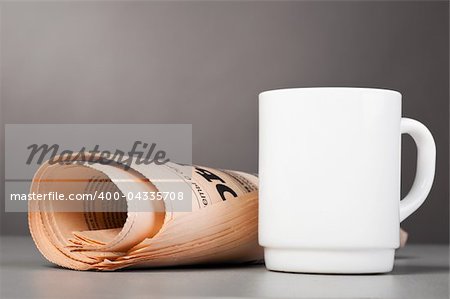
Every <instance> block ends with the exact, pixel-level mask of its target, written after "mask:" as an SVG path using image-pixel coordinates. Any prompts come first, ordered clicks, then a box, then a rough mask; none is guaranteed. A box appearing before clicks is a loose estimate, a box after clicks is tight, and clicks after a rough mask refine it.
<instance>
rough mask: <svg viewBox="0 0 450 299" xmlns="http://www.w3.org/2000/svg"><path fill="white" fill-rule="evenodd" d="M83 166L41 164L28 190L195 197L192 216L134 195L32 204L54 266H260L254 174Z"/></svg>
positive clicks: (39, 240)
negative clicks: (105, 206) (232, 264)
mask: <svg viewBox="0 0 450 299" xmlns="http://www.w3.org/2000/svg"><path fill="white" fill-rule="evenodd" d="M88 158H89V156H86V157H85V159H88ZM80 162H86V161H66V163H57V164H54V163H49V162H47V163H45V164H43V165H42V166H41V167H40V168H39V170H38V171H37V172H36V174H35V176H34V178H33V182H32V185H31V191H30V192H34V193H39V194H63V195H66V196H67V195H68V194H77V193H78V194H86V193H88V194H91V195H93V194H95V195H98V192H102V194H121V195H124V194H127V195H129V194H131V195H132V196H138V195H139V196H140V195H141V194H162V193H170V194H172V193H173V194H186V193H189V194H190V195H192V198H191V199H189V200H190V201H191V205H189V206H190V207H191V211H190V212H187V211H177V210H176V209H175V210H174V209H173V207H170V206H168V205H170V203H171V202H170V200H168V201H166V200H159V201H158V200H153V201H148V200H147V201H143V200H129V198H128V196H127V198H126V200H125V202H124V201H121V200H114V201H110V200H109V201H104V200H101V201H98V200H97V202H95V203H93V202H86V201H56V200H47V201H46V200H43V201H30V202H29V213H28V220H29V227H30V231H31V235H32V237H33V240H34V242H35V243H36V245H37V248H38V249H39V251H40V252H41V253H42V254H43V255H44V256H45V257H46V258H47V259H48V260H49V261H50V262H52V263H55V264H57V265H60V266H62V267H66V268H70V269H76V270H116V269H120V268H125V267H130V266H139V267H159V266H175V265H189V264H205V263H247V262H257V261H261V260H262V258H263V252H262V249H261V247H260V246H259V245H258V240H257V230H258V228H257V225H258V200H257V199H258V196H257V186H258V179H257V177H256V176H254V175H251V174H247V173H242V172H237V171H228V170H217V169H212V168H207V167H198V166H194V167H190V166H189V167H188V166H184V165H178V164H175V163H171V162H168V163H166V164H163V165H143V164H139V163H136V161H134V160H133V162H132V163H131V165H130V168H129V169H125V168H124V167H123V165H120V164H118V163H110V164H105V163H89V164H86V163H80ZM162 178H163V179H162ZM173 182H178V183H177V184H174V183H173ZM174 189H177V190H174ZM180 192H181V193H180ZM110 196H111V195H110ZM121 198H122V197H121ZM98 204H101V205H105V204H106V205H107V208H104V206H101V207H100V209H99V206H98ZM95 208H96V209H95Z"/></svg>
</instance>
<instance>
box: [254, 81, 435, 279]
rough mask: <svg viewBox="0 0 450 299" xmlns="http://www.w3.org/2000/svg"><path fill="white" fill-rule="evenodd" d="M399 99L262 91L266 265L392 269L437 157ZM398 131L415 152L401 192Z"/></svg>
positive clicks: (333, 91)
mask: <svg viewBox="0 0 450 299" xmlns="http://www.w3.org/2000/svg"><path fill="white" fill-rule="evenodd" d="M401 98H402V96H401V94H400V93H399V92H397V91H392V90H385V89H374V88H343V87H342V88H332V87H325V88H294V89H280V90H271V91H266V92H263V93H261V94H260V95H259V174H260V189H259V200H260V203H259V204H260V205H259V242H260V244H261V245H262V246H263V247H264V255H265V262H266V267H267V268H268V269H269V270H276V271H288V272H307V273H380V272H389V271H391V270H392V268H393V264H394V253H395V249H396V248H398V247H399V228H400V222H401V221H403V220H404V219H405V218H406V217H408V216H409V215H411V214H412V213H413V212H414V211H415V210H416V209H417V208H419V206H420V205H421V204H422V203H423V202H424V200H425V199H426V197H427V195H428V193H429V191H430V189H431V185H432V183H433V179H434V172H435V161H436V148H435V144H434V140H433V137H432V135H431V133H430V131H429V130H428V129H427V128H426V127H425V126H424V125H423V124H421V123H420V122H418V121H416V120H412V119H409V118H402V117H401ZM401 134H409V135H410V136H411V137H412V138H413V139H414V141H415V143H416V145H417V153H418V156H417V172H416V177H415V181H414V183H413V186H412V188H411V190H410V191H409V193H408V195H407V196H406V197H405V198H403V199H402V200H400V161H401V156H400V155H401Z"/></svg>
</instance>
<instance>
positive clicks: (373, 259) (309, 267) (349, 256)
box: [264, 247, 395, 274]
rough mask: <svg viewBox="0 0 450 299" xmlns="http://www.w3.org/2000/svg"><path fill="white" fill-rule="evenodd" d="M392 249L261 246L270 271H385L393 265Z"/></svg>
mask: <svg viewBox="0 0 450 299" xmlns="http://www.w3.org/2000/svg"><path fill="white" fill-rule="evenodd" d="M394 255H395V249H393V248H386V249H334V250H333V249H299V248H291V249H286V248H283V249H282V248H270V247H269V248H267V247H266V248H264V259H265V263H266V268H267V269H268V270H272V271H282V272H297V273H324V274H325V273H327V274H368V273H386V272H390V271H392V268H393V266H394Z"/></svg>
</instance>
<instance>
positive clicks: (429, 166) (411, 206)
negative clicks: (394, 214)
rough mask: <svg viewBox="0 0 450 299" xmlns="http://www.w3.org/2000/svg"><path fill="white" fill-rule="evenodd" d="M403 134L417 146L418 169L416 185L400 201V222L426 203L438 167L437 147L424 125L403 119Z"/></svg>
mask: <svg viewBox="0 0 450 299" xmlns="http://www.w3.org/2000/svg"><path fill="white" fill-rule="evenodd" d="M400 128H401V129H400V130H401V133H402V134H408V135H410V136H411V137H412V138H413V139H414V142H415V143H416V146H417V167H416V169H417V170H416V177H415V179H414V183H413V185H412V187H411V190H409V192H408V194H407V195H406V196H405V198H403V199H402V200H401V201H400V222H402V221H403V220H405V219H406V218H407V217H408V216H409V215H411V214H412V213H414V211H416V210H417V209H418V208H419V207H420V206H421V205H422V203H423V202H424V201H425V199H426V198H427V195H428V193H429V192H430V189H431V186H432V185H433V180H434V173H435V167H436V145H435V143H434V139H433V135H431V133H430V131H429V130H428V129H427V127H425V126H424V125H423V124H422V123H420V122H418V121H417V120H414V119H410V118H402V119H401V123H400Z"/></svg>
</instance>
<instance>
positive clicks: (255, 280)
mask: <svg viewBox="0 0 450 299" xmlns="http://www.w3.org/2000/svg"><path fill="white" fill-rule="evenodd" d="M448 253H449V250H448V246H442V245H441V246H436V245H409V246H407V247H406V248H404V249H401V250H399V251H397V255H396V262H395V268H394V271H393V272H392V273H389V274H377V275H317V274H293V273H278V272H270V271H267V270H266V269H265V268H264V266H263V265H256V266H239V267H209V268H204V267H203V268H198V267H188V268H186V267H184V268H175V269H174V268H172V269H145V270H139V269H138V270H126V271H118V272H78V271H72V270H65V269H61V268H58V267H56V266H54V265H51V264H50V263H48V262H47V261H46V260H45V259H44V258H43V257H41V255H40V254H39V252H38V251H37V249H36V248H35V246H34V244H33V241H32V240H31V238H29V237H2V238H1V239H0V262H1V264H0V265H1V268H0V282H1V291H0V297H1V298H91V297H92V298H111V297H112V298H115V297H118V298H134V297H138V298H140V297H145V298H148V297H157V298H180V297H183V298H198V297H211V298H226V297H229V298H252V297H253V298H255V297H256V298H261V297H267V298H449V259H448V258H449V255H448Z"/></svg>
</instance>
